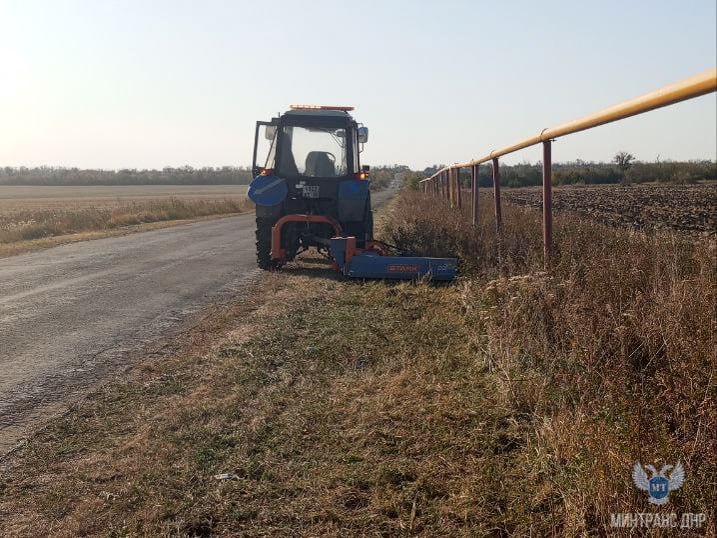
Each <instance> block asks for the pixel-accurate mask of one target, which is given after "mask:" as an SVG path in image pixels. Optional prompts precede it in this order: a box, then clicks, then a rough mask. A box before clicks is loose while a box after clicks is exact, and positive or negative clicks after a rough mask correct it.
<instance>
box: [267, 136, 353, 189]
mask: <svg viewBox="0 0 717 538" xmlns="http://www.w3.org/2000/svg"><path fill="white" fill-rule="evenodd" d="M282 136H283V140H282V147H281V150H280V151H281V156H280V159H281V162H280V163H279V174H281V175H286V176H306V177H341V176H345V175H346V130H345V129H337V128H335V127H297V126H286V127H284V129H283V132H282Z"/></svg>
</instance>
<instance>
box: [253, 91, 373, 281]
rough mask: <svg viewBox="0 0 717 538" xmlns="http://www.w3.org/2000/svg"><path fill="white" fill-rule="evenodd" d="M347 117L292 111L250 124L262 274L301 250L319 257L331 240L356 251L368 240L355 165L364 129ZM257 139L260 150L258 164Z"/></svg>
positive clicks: (367, 208) (342, 112) (361, 177)
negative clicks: (352, 244)
mask: <svg viewBox="0 0 717 538" xmlns="http://www.w3.org/2000/svg"><path fill="white" fill-rule="evenodd" d="M351 110H353V108H352V107H334V106H312V105H309V106H304V105H294V106H291V109H290V110H288V111H287V112H285V113H283V114H281V115H279V116H278V117H276V118H272V120H271V121H269V122H263V121H260V122H257V125H256V132H255V138H254V159H253V165H252V168H253V173H254V176H255V179H254V181H252V183H251V185H250V187H249V197H250V198H251V199H252V201H253V202H254V203H255V204H256V254H257V262H258V265H259V267H261V268H262V269H276V268H278V267H280V266H281V265H283V264H284V263H286V262H288V261H291V260H292V259H294V257H295V256H296V254H297V253H298V252H300V251H302V250H305V249H307V248H309V247H316V248H318V249H319V250H325V251H326V250H328V248H329V240H330V239H331V238H332V237H335V236H337V235H347V236H348V235H350V236H352V237H355V238H356V242H357V246H358V247H359V248H363V247H364V246H365V244H366V241H370V240H371V239H373V213H372V211H371V192H370V190H369V181H368V166H364V167H361V165H360V152H361V149H362V147H363V144H364V143H365V142H366V141H367V140H368V129H367V128H366V127H363V126H361V125H359V124H358V123H356V121H355V120H354V119H353V118H352V117H351V115H350V114H349V112H350V111H351ZM262 139H263V140H265V141H267V142H268V144H265V146H267V145H268V147H267V148H266V149H265V151H266V152H267V154H266V155H261V156H260V155H258V152H259V146H260V143H261V142H262ZM257 159H261V160H260V161H258V160H257ZM273 235H276V238H274V237H273ZM272 241H274V243H275V244H274V245H273V249H272ZM276 243H278V244H276Z"/></svg>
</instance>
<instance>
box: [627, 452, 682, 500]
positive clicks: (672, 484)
mask: <svg viewBox="0 0 717 538" xmlns="http://www.w3.org/2000/svg"><path fill="white" fill-rule="evenodd" d="M645 469H647V470H648V471H650V472H651V473H652V477H650V478H648V477H647V473H646V472H645ZM645 469H643V468H642V465H640V462H637V463H635V465H634V466H633V468H632V481H633V482H635V485H636V486H637V488H638V489H641V490H642V491H647V492H648V493H649V494H650V499H649V501H650V502H651V503H652V504H665V503H666V502H667V501H668V500H669V498H668V496H669V495H670V492H671V491H675V490H676V489H679V488H680V487H681V486H682V483H683V482H684V481H685V468H684V467H683V466H682V463H680V462H679V461H678V462H677V465H675V466H674V467H673V466H672V465H664V466H663V467H662V469H660V471H659V472H658V471H657V469H655V467H653V466H652V465H645ZM670 469H674V470H673V471H672V472H671V473H670V477H669V478H667V477H666V476H665V473H666V472H667V471H669V470H670Z"/></svg>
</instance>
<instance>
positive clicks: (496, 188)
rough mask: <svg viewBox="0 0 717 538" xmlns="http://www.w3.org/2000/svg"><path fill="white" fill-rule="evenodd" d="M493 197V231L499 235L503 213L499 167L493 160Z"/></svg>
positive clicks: (496, 160) (496, 161)
mask: <svg viewBox="0 0 717 538" xmlns="http://www.w3.org/2000/svg"><path fill="white" fill-rule="evenodd" d="M493 195H494V197H495V231H496V232H497V233H500V230H501V228H502V227H503V212H502V210H501V207H500V165H499V164H498V159H497V158H496V159H493Z"/></svg>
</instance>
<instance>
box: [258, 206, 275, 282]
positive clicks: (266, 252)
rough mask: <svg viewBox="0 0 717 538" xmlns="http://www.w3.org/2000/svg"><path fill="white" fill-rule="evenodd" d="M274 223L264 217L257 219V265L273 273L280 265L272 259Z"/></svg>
mask: <svg viewBox="0 0 717 538" xmlns="http://www.w3.org/2000/svg"><path fill="white" fill-rule="evenodd" d="M273 227H274V222H273V221H272V220H271V219H266V218H262V217H257V218H256V263H257V265H258V266H259V268H260V269H264V270H265V271H271V270H273V269H277V268H278V267H279V264H278V263H277V262H276V261H275V260H272V259H271V229H272V228H273Z"/></svg>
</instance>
